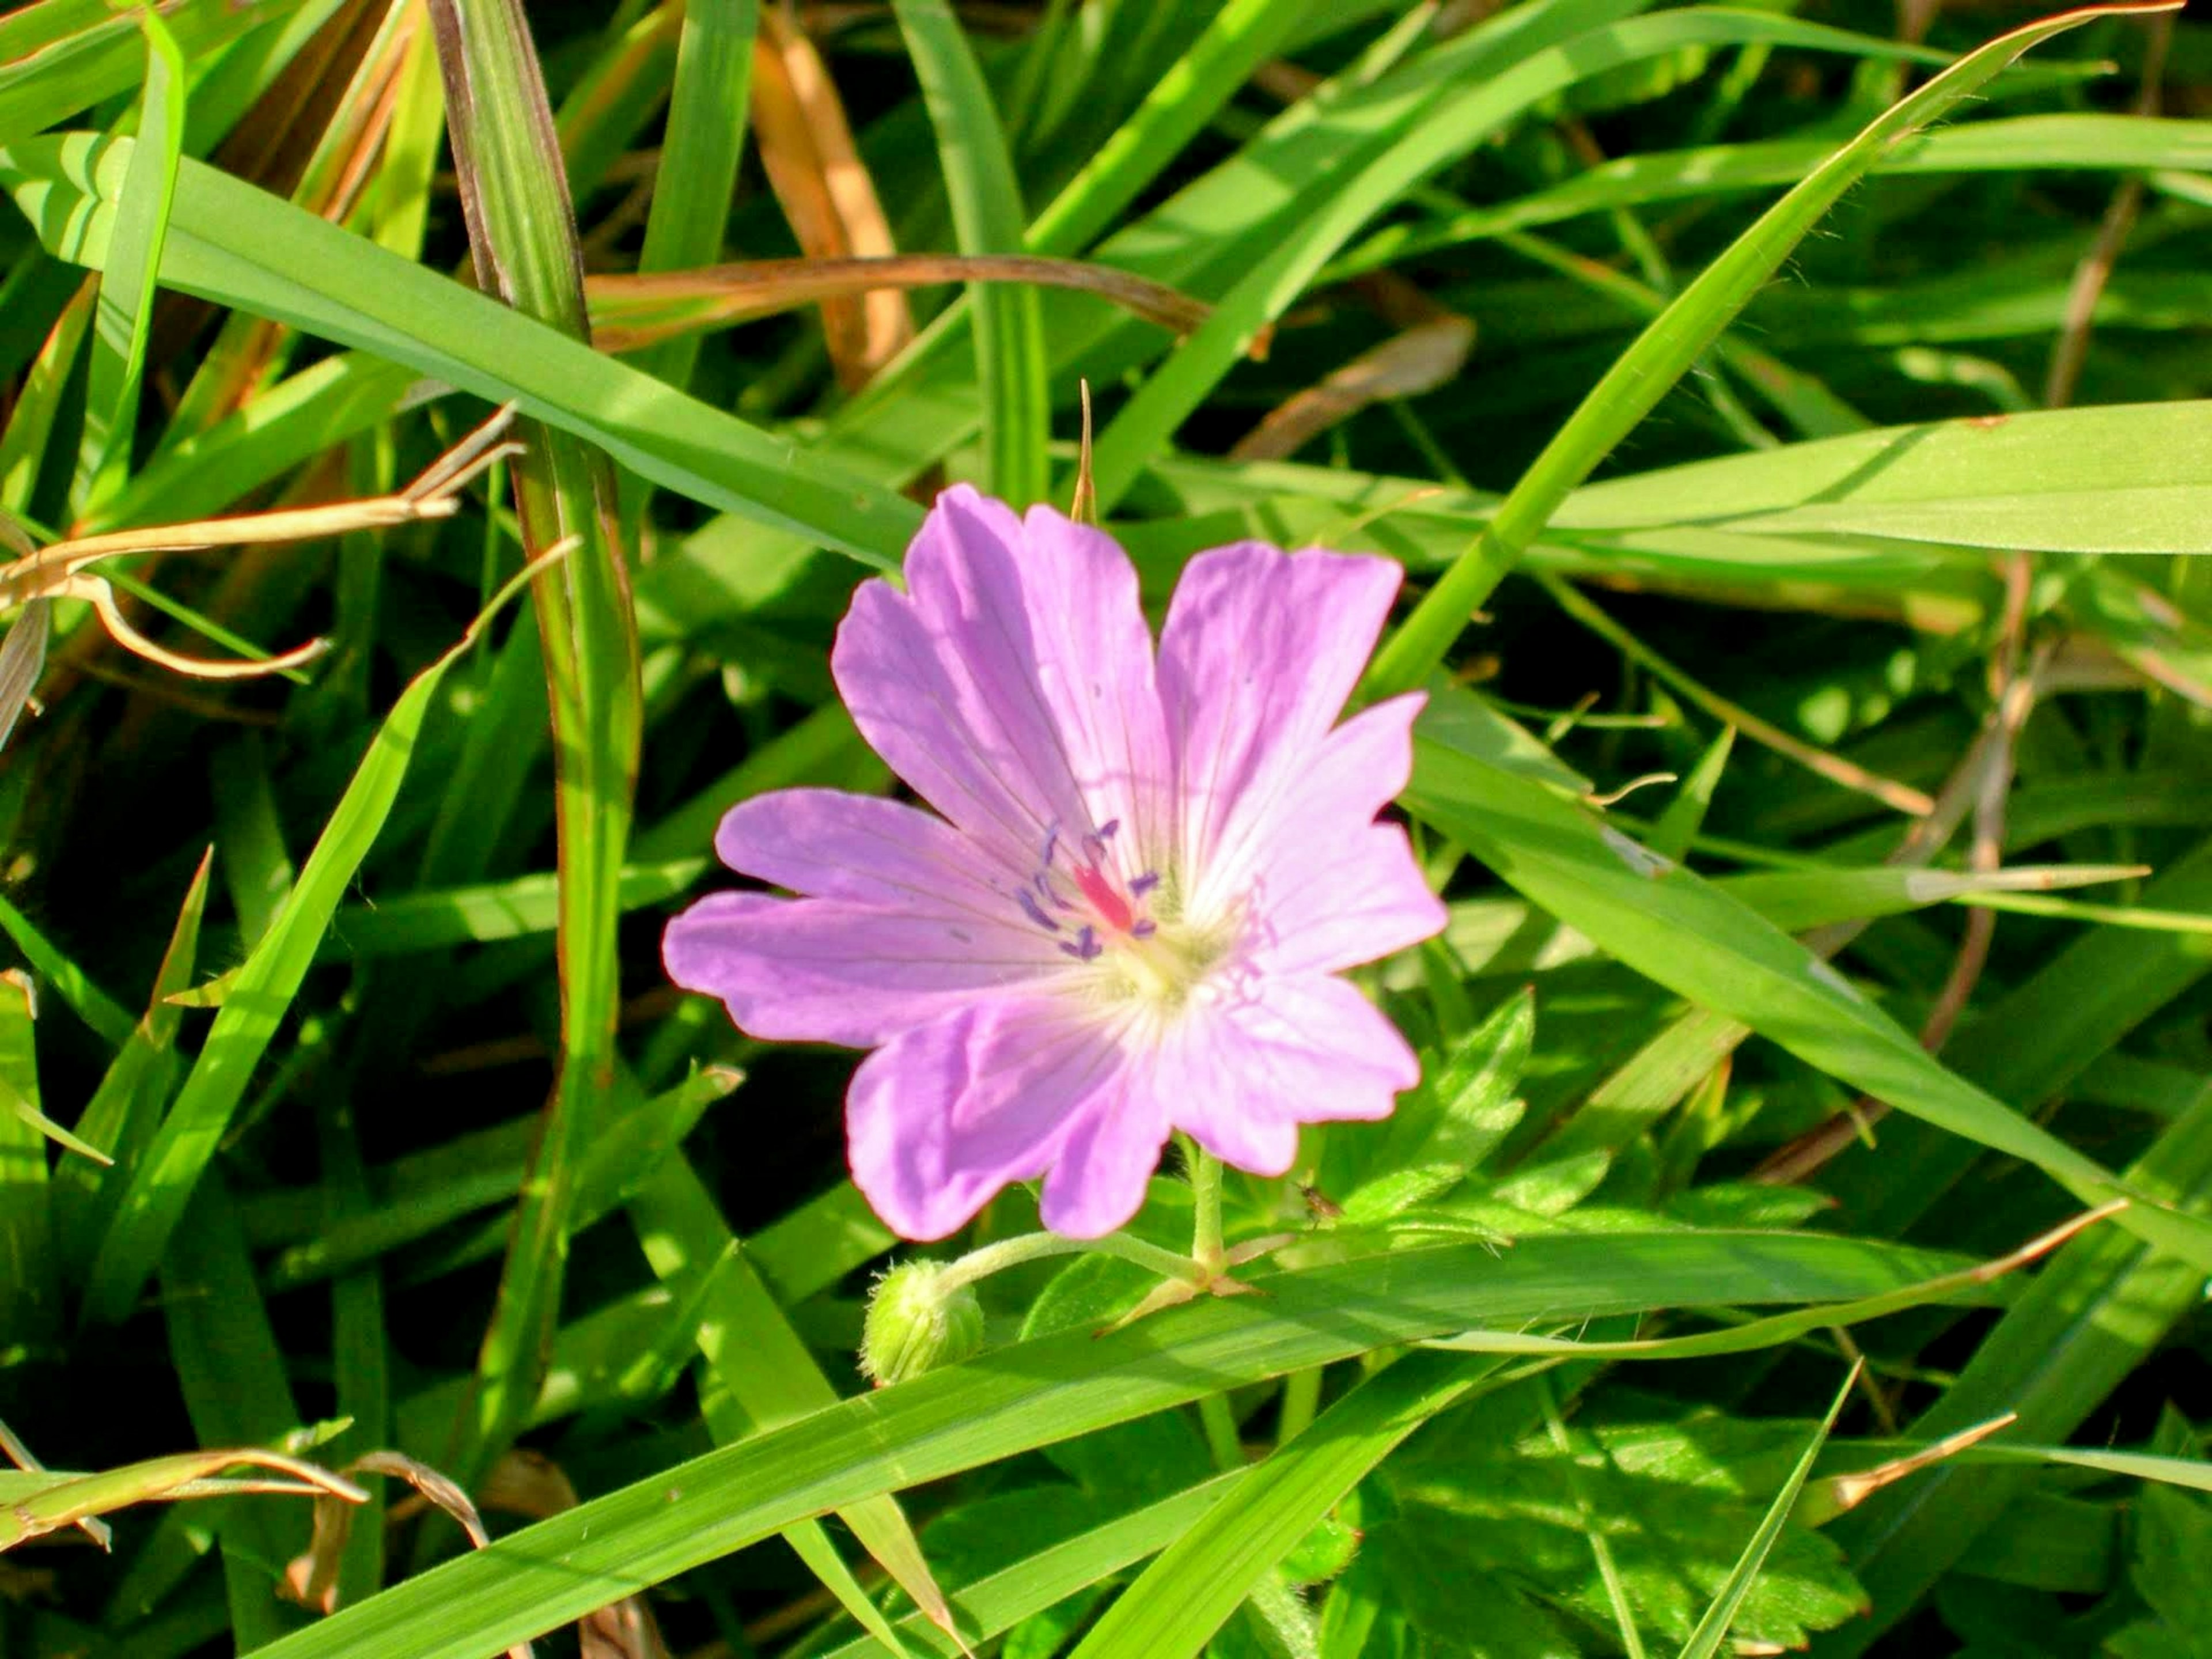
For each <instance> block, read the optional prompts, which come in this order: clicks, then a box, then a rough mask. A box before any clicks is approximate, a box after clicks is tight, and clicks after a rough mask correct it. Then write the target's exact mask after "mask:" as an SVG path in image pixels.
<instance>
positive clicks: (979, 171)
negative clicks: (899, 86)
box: [891, 0, 1052, 507]
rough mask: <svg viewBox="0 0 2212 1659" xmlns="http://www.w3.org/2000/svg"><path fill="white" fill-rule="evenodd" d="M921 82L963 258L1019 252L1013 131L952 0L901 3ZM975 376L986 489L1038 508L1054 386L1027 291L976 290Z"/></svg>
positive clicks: (897, 4) (1021, 214)
mask: <svg viewBox="0 0 2212 1659" xmlns="http://www.w3.org/2000/svg"><path fill="white" fill-rule="evenodd" d="M891 10H892V12H893V14H894V15H896V17H897V18H898V21H899V29H900V32H901V33H902V34H903V35H904V37H905V39H906V46H907V52H908V56H909V57H911V58H913V60H914V67H915V74H916V75H917V76H919V77H920V78H921V91H922V97H923V100H924V101H925V102H926V103H927V105H928V106H929V118H930V121H931V123H932V125H934V126H935V128H936V130H937V146H938V154H939V156H940V157H941V159H942V161H943V165H944V168H945V190H946V192H947V193H948V195H949V196H950V197H951V203H952V225H953V230H954V233H955V234H957V236H958V238H959V240H960V251H961V252H963V253H970V254H981V253H1019V252H1021V251H1022V246H1023V227H1024V222H1025V221H1026V220H1027V218H1028V215H1027V213H1026V212H1025V211H1024V208H1023V204H1022V192H1021V186H1020V185H1019V184H1018V183H1017V182H1016V181H1015V179H1014V166H1013V161H1012V157H1011V156H1010V155H1008V154H1007V151H1006V130H1005V129H1004V128H1003V127H1002V126H1001V125H1000V122H999V112H998V106H997V105H996V104H995V103H994V100H993V99H992V97H991V88H990V86H989V84H988V83H987V82H986V81H985V80H984V79H983V71H982V70H981V67H980V66H979V65H978V64H976V62H975V52H973V51H972V50H971V49H970V48H969V44H968V37H967V36H966V34H965V33H963V32H962V29H961V27H960V23H959V21H958V20H957V18H955V17H954V15H953V14H952V9H951V6H949V5H947V4H946V3H945V0H892V5H891ZM970 303H971V304H972V305H973V307H974V308H975V378H976V380H978V382H980V383H981V385H982V386H984V387H985V388H987V391H986V394H985V398H984V404H983V459H984V469H983V486H984V488H985V489H987V490H988V491H989V492H990V493H991V494H993V495H997V496H999V497H1000V499H1002V500H1005V501H1011V502H1012V503H1013V505H1014V506H1015V507H1027V506H1029V505H1030V503H1031V502H1032V501H1038V500H1040V499H1042V497H1043V495H1044V493H1045V485H1046V479H1047V461H1046V458H1045V443H1046V441H1047V440H1048V438H1049V437H1050V436H1051V435H1052V406H1051V400H1050V394H1049V388H1048V386H1047V385H1046V383H1045V349H1044V321H1043V313H1042V312H1041V311H1039V310H1038V308H1037V301H1036V295H1034V294H1032V293H1030V292H1029V291H1028V290H1027V289H1018V288H999V287H995V286H994V287H989V288H985V289H981V290H980V291H977V290H975V289H971V290H970Z"/></svg>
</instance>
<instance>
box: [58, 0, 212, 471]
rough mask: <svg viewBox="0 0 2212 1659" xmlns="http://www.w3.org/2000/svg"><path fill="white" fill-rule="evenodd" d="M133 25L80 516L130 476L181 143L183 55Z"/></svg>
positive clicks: (148, 16) (95, 339)
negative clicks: (134, 125)
mask: <svg viewBox="0 0 2212 1659" xmlns="http://www.w3.org/2000/svg"><path fill="white" fill-rule="evenodd" d="M139 26H140V27H142V28H143V30H144V31H145V35H146V81H145V90H144V94H143V100H142V102H141V104H140V106H139V116H138V134H137V137H138V142H137V144H136V146H135V147H134V148H133V149H132V150H131V170H130V172H129V173H128V174H126V175H125V179H124V180H123V194H122V195H121V197H119V198H118V200H117V202H116V204H115V230H114V233H113V234H112V237H111V238H110V240H109V242H108V248H109V254H108V261H107V268H106V270H103V271H102V272H101V273H100V305H99V309H98V311H97V313H96V314H95V315H94V319H93V329H92V368H91V378H90V380H89V383H88V386H86V389H85V409H84V437H83V441H82V446H81V447H80V449H79V451H78V454H77V469H76V485H75V488H74V489H73V491H72V498H73V501H74V503H75V505H76V510H77V512H78V513H82V512H83V511H84V510H85V509H86V508H87V507H90V506H92V505H93V504H94V503H96V502H97V501H100V500H101V499H102V498H103V497H105V496H107V495H112V494H113V493H114V492H115V490H116V489H117V487H118V485H119V484H120V483H122V480H123V477H124V475H125V472H126V471H128V470H129V467H130V464H131V438H132V436H133V435H135V434H136V432H137V427H138V388H139V384H140V382H141V380H143V378H144V375H145V372H146V342H147V339H148V337H149V333H150V331H151V330H152V328H153V322H154V290H155V283H156V281H157V280H158V277H159V275H160V272H161V240H162V238H163V237H164V236H165V235H167V233H168V223H169V204H170V201H171V199H172V197H173V196H174V195H175V193H176V185H177V161H178V157H179V152H180V151H181V150H182V149H183V146H184V141H185V58H184V53H183V52H182V51H181V50H180V49H179V46H178V45H177V41H176V37H175V36H174V35H173V34H172V33H170V32H169V29H168V27H167V24H165V23H163V22H162V21H161V16H160V15H159V14H158V13H155V12H152V11H148V12H145V13H143V14H141V15H140V17H139Z"/></svg>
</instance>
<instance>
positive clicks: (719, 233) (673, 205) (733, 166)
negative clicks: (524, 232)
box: [623, 0, 760, 527]
mask: <svg viewBox="0 0 2212 1659" xmlns="http://www.w3.org/2000/svg"><path fill="white" fill-rule="evenodd" d="M759 27H760V0H696V3H689V4H686V5H685V6H684V25H683V29H682V32H681V33H680V34H679V35H678V39H677V44H676V82H675V87H674V90H673V91H672V92H671V94H670V97H669V102H668V130H667V131H666V133H665V135H664V136H663V137H662V138H661V143H660V161H659V167H657V168H656V170H655V173H654V179H653V205H652V207H651V208H650V209H648V210H647V213H646V217H645V243H644V246H642V248H641V249H640V251H639V252H638V256H637V269H638V271H639V274H640V275H647V274H650V273H651V272H653V271H662V270H688V269H690V268H691V267H694V266H698V265H711V264H719V263H720V260H721V258H722V244H723V240H724V239H725V237H726V234H728V229H729V222H730V207H731V199H732V193H733V192H734V191H735V190H736V188H737V179H738V156H739V155H741V154H742V152H743V149H744V136H745V113H746V110H747V107H748V106H749V104H750V99H751V94H752V73H753V38H754V35H755V34H756V33H757V31H758V29H759ZM704 343H705V341H704V339H703V337H701V336H699V335H696V334H679V335H678V336H676V337H675V338H673V339H670V340H664V341H662V342H661V343H660V344H659V345H657V346H654V347H653V348H651V349H649V350H647V351H643V352H641V353H640V354H638V356H636V358H635V359H634V361H635V363H636V365H637V367H638V368H640V369H641V370H643V371H644V372H645V373H647V374H652V375H655V376H657V377H658V378H659V379H660V380H665V381H666V382H667V383H668V384H669V385H670V386H674V387H675V388H676V389H677V390H678V391H679V392H682V391H685V390H687V389H689V387H690V384H691V373H692V370H693V369H694V368H696V366H697V364H698V362H699V349H700V348H701V346H702V345H703V344H704ZM631 496H634V497H635V506H634V507H633V506H632V505H631V499H630V497H631ZM648 500H649V497H648V495H647V493H646V491H645V490H643V489H640V490H637V491H635V492H630V494H629V495H626V497H625V500H624V502H623V506H624V509H625V512H626V514H627V517H626V519H625V523H626V525H628V526H632V527H634V526H637V525H640V524H642V523H643V522H644V516H645V508H646V504H647V501H648Z"/></svg>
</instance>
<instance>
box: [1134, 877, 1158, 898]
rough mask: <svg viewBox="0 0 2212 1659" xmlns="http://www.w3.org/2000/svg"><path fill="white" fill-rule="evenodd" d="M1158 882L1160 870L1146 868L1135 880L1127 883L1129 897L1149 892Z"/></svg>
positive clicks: (1141, 895)
mask: <svg viewBox="0 0 2212 1659" xmlns="http://www.w3.org/2000/svg"><path fill="white" fill-rule="evenodd" d="M1159 884H1160V872H1158V871H1157V870H1147V871H1146V872H1145V873H1144V874H1143V875H1141V876H1139V877H1138V878H1136V880H1134V881H1133V882H1131V883H1130V884H1129V896H1130V897H1131V898H1142V897H1144V896H1145V895H1146V894H1147V893H1149V892H1151V891H1152V889H1153V888H1155V887H1157V886H1158V885H1159Z"/></svg>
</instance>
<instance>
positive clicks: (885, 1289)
mask: <svg viewBox="0 0 2212 1659" xmlns="http://www.w3.org/2000/svg"><path fill="white" fill-rule="evenodd" d="M950 1277H951V1268H950V1267H947V1266H946V1265H945V1263H943V1262H941V1261H905V1262H902V1263H900V1264H899V1265H898V1266H897V1267H894V1268H892V1269H891V1270H890V1272H889V1273H885V1274H884V1276H883V1277H882V1278H881V1279H878V1280H877V1281H876V1288H875V1291H874V1293H873V1294H872V1295H871V1296H870V1297H869V1298H868V1317H867V1322H866V1324H865V1325H864V1326H862V1328H861V1331H860V1371H861V1374H862V1375H863V1376H866V1377H868V1378H869V1379H870V1380H871V1381H872V1382H873V1383H876V1384H877V1386H878V1387H884V1386H887V1385H889V1384H890V1383H903V1382H905V1381H906V1380H907V1379H908V1377H910V1376H921V1374H922V1373H923V1372H924V1371H931V1370H936V1369H937V1368H938V1367H939V1365H957V1364H959V1363H960V1362H961V1361H962V1360H963V1359H965V1358H968V1356H969V1355H970V1354H972V1353H974V1352H975V1351H976V1350H977V1349H978V1348H981V1346H983V1304H981V1303H980V1302H978V1301H977V1300H976V1299H975V1291H972V1290H970V1289H969V1287H968V1286H967V1285H963V1284H958V1283H950V1284H948V1283H947V1282H946V1281H947V1279H950Z"/></svg>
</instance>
